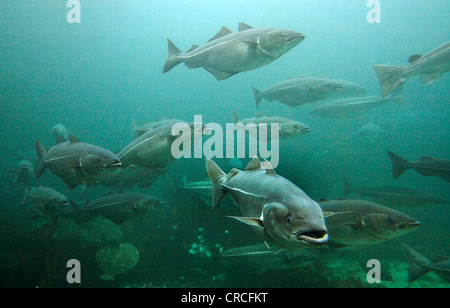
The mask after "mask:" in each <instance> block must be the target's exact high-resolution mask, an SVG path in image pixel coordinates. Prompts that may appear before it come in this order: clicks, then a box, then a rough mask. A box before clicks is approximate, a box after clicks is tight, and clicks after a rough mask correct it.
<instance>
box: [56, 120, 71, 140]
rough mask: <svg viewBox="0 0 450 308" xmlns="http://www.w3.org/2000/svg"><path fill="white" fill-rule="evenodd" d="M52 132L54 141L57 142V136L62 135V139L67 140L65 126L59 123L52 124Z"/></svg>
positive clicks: (67, 133)
mask: <svg viewBox="0 0 450 308" xmlns="http://www.w3.org/2000/svg"><path fill="white" fill-rule="evenodd" d="M52 132H53V137H55V142H58V139H59V136H62V137H63V138H64V139H66V140H69V132H68V131H67V128H66V127H65V126H64V125H63V124H61V123H58V124H56V125H55V126H53V127H52Z"/></svg>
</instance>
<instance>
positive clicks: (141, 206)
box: [133, 197, 162, 214]
mask: <svg viewBox="0 0 450 308" xmlns="http://www.w3.org/2000/svg"><path fill="white" fill-rule="evenodd" d="M161 204H162V201H161V200H159V199H156V198H152V197H144V198H141V199H139V200H137V201H135V202H134V203H133V210H134V212H135V213H142V214H144V213H147V211H148V210H150V208H152V207H156V206H160V205H161Z"/></svg>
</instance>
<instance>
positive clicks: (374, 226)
mask: <svg viewBox="0 0 450 308" xmlns="http://www.w3.org/2000/svg"><path fill="white" fill-rule="evenodd" d="M419 225H420V223H419V222H418V221H417V220H415V219H414V218H412V217H409V216H408V215H405V214H402V213H398V214H397V213H392V214H390V213H372V214H368V215H366V216H365V217H363V218H362V220H361V226H362V228H363V230H364V231H365V232H367V233H369V234H370V235H372V236H374V237H376V238H379V239H381V240H389V239H393V238H396V237H400V236H402V235H405V234H407V233H410V232H412V231H414V230H415V229H416V228H417V227H419Z"/></svg>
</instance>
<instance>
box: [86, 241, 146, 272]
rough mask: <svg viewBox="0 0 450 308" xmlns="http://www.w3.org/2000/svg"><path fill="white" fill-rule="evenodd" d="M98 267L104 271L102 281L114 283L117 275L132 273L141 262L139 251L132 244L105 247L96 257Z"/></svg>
mask: <svg viewBox="0 0 450 308" xmlns="http://www.w3.org/2000/svg"><path fill="white" fill-rule="evenodd" d="M95 260H96V261H97V264H98V266H99V267H100V268H101V269H102V270H103V271H104V274H103V275H101V276H100V279H102V280H110V281H114V278H115V276H116V275H119V274H124V273H127V272H129V271H131V270H132V269H133V268H134V267H135V266H136V265H137V263H138V262H139V250H138V249H137V248H136V247H135V246H133V245H132V244H130V243H122V244H120V245H117V246H109V247H104V248H102V249H101V250H99V251H98V252H97V253H96V255H95Z"/></svg>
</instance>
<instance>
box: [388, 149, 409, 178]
mask: <svg viewBox="0 0 450 308" xmlns="http://www.w3.org/2000/svg"><path fill="white" fill-rule="evenodd" d="M387 153H388V155H389V159H390V160H391V162H392V175H393V176H394V179H396V178H398V177H399V176H400V175H402V173H403V172H405V171H406V170H408V169H410V168H411V163H410V162H409V161H408V160H406V159H404V158H403V157H400V156H399V155H397V154H395V153H394V152H391V151H387Z"/></svg>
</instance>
